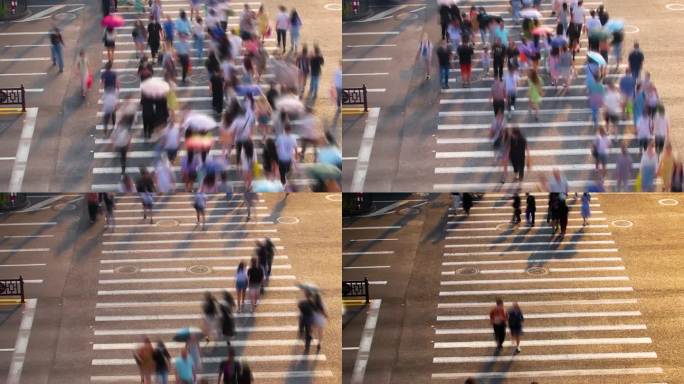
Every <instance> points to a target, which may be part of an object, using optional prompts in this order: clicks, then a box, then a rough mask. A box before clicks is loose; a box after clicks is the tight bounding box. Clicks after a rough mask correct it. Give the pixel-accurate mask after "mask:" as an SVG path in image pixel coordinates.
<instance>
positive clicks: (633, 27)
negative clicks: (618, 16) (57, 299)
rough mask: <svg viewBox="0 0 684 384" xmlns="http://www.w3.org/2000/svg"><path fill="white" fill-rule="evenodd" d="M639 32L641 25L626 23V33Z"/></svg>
mask: <svg viewBox="0 0 684 384" xmlns="http://www.w3.org/2000/svg"><path fill="white" fill-rule="evenodd" d="M637 32H639V27H637V26H636V25H625V33H637Z"/></svg>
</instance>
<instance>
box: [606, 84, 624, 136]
mask: <svg viewBox="0 0 684 384" xmlns="http://www.w3.org/2000/svg"><path fill="white" fill-rule="evenodd" d="M623 104H624V103H623V101H622V96H621V95H620V92H619V91H618V89H617V88H616V87H615V85H614V84H613V83H612V82H609V83H608V86H607V87H606V93H605V94H604V96H603V105H604V106H605V115H604V118H605V121H606V128H605V130H606V133H610V132H611V129H610V126H611V124H612V126H613V130H612V132H613V134H614V137H615V140H618V133H619V132H620V130H619V128H620V126H619V124H620V116H621V115H622V108H623V107H622V106H623Z"/></svg>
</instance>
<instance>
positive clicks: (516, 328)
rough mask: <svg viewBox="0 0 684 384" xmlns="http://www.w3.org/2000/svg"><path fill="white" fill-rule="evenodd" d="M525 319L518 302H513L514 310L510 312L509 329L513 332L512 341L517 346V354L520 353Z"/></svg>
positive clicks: (511, 309)
mask: <svg viewBox="0 0 684 384" xmlns="http://www.w3.org/2000/svg"><path fill="white" fill-rule="evenodd" d="M524 321H525V318H524V317H523V313H522V310H521V309H520V306H519V305H518V303H517V302H513V306H512V308H510V309H509V310H508V328H509V329H510V330H511V339H512V340H513V343H514V346H515V353H520V335H521V334H522V326H523V322H524Z"/></svg>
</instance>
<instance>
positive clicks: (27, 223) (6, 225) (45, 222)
mask: <svg viewBox="0 0 684 384" xmlns="http://www.w3.org/2000/svg"><path fill="white" fill-rule="evenodd" d="M44 225H57V222H56V221H44V222H26V223H0V227H25V226H44Z"/></svg>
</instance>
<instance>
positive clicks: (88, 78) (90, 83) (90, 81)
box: [86, 71, 93, 89]
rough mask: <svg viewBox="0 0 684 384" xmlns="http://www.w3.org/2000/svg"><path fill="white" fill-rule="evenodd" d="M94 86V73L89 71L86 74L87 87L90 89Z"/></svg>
mask: <svg viewBox="0 0 684 384" xmlns="http://www.w3.org/2000/svg"><path fill="white" fill-rule="evenodd" d="M92 86H93V73H92V72H90V71H88V74H87V75H86V87H88V89H90V88H91V87H92Z"/></svg>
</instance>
